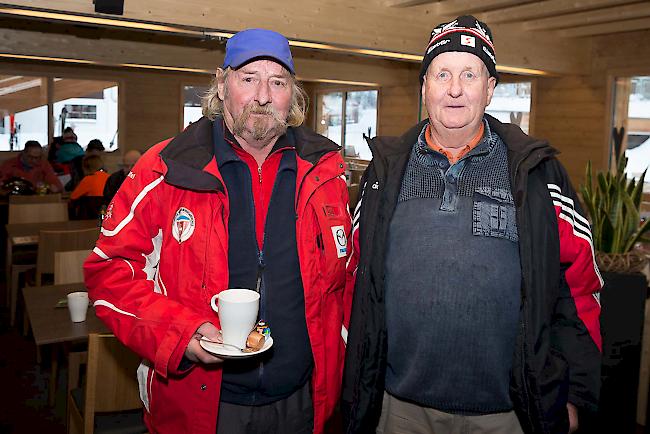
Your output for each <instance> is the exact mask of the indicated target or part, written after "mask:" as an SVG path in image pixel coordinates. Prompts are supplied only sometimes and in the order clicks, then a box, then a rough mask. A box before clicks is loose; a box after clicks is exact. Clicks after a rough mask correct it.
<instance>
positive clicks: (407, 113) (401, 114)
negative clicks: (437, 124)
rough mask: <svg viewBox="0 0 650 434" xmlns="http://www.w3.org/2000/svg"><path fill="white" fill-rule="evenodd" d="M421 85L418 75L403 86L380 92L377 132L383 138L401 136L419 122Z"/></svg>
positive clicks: (387, 88) (388, 88)
mask: <svg viewBox="0 0 650 434" xmlns="http://www.w3.org/2000/svg"><path fill="white" fill-rule="evenodd" d="M419 97H420V83H419V81H418V76H417V73H416V72H414V73H413V77H412V78H411V79H410V80H409V81H408V82H407V83H405V84H404V85H401V86H385V87H382V88H381V89H380V91H379V120H378V122H377V124H378V127H377V132H378V134H379V135H382V136H400V135H402V134H403V133H405V132H406V130H408V129H409V128H410V127H412V126H413V125H415V123H416V122H417V121H418V112H419V110H420V107H419V103H420V99H419Z"/></svg>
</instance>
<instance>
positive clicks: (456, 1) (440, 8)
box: [434, 0, 531, 24]
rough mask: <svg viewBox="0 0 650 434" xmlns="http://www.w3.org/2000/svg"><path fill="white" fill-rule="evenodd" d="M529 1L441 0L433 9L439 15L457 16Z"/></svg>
mask: <svg viewBox="0 0 650 434" xmlns="http://www.w3.org/2000/svg"><path fill="white" fill-rule="evenodd" d="M530 2H531V0H482V1H476V0H446V1H445V0H443V1H441V2H438V3H437V4H436V5H435V9H434V10H435V11H436V13H438V14H439V15H443V16H457V15H468V14H472V13H475V12H480V11H489V10H494V9H499V10H501V9H503V8H508V7H511V6H514V5H521V4H525V3H530ZM488 24H489V23H488Z"/></svg>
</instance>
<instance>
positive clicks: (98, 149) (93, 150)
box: [86, 139, 105, 156]
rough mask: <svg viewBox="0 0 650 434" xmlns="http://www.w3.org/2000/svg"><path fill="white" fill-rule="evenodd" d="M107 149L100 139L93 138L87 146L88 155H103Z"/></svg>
mask: <svg viewBox="0 0 650 434" xmlns="http://www.w3.org/2000/svg"><path fill="white" fill-rule="evenodd" d="M104 151H105V148H104V145H103V144H102V141H101V140H99V139H92V140H91V141H90V142H88V146H86V155H99V156H101V155H102V154H103V153H104Z"/></svg>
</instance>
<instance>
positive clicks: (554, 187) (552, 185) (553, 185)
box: [546, 184, 562, 193]
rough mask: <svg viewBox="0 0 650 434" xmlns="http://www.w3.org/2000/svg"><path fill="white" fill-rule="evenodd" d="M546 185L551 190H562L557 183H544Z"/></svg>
mask: <svg viewBox="0 0 650 434" xmlns="http://www.w3.org/2000/svg"><path fill="white" fill-rule="evenodd" d="M546 186H547V187H548V188H549V189H551V190H557V191H559V192H560V193H561V192H562V189H561V188H560V187H559V186H558V185H555V184H546Z"/></svg>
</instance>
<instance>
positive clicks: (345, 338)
mask: <svg viewBox="0 0 650 434" xmlns="http://www.w3.org/2000/svg"><path fill="white" fill-rule="evenodd" d="M341 337H342V338H343V342H345V345H347V344H348V329H346V328H345V326H344V325H342V326H341Z"/></svg>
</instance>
